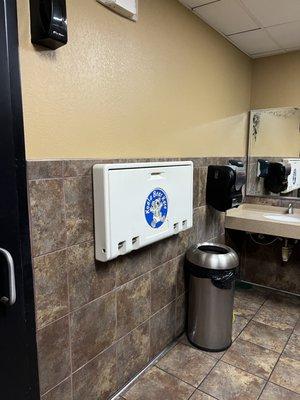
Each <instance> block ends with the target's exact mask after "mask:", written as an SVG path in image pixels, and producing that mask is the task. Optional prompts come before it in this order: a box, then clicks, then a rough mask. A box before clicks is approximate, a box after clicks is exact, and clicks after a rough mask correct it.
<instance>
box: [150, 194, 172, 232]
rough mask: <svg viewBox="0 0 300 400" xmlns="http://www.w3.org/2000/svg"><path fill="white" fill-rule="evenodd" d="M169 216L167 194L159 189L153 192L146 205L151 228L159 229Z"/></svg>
mask: <svg viewBox="0 0 300 400" xmlns="http://www.w3.org/2000/svg"><path fill="white" fill-rule="evenodd" d="M167 214H168V197H167V194H166V192H165V191H164V190H163V189H161V188H157V189H154V190H152V192H151V193H150V194H149V196H148V197H147V199H146V203H145V218H146V221H147V223H148V224H149V225H150V226H151V228H155V229H156V228H159V227H160V226H162V224H163V223H164V222H165V220H166V217H167Z"/></svg>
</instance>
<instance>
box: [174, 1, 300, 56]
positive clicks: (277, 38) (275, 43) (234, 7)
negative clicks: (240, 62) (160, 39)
mask: <svg viewBox="0 0 300 400" xmlns="http://www.w3.org/2000/svg"><path fill="white" fill-rule="evenodd" d="M179 1H180V2H181V3H183V4H184V5H185V6H186V7H188V8H189V9H191V10H192V11H193V12H194V13H195V14H197V15H198V16H199V17H200V18H201V19H202V20H203V21H205V22H206V23H207V24H208V25H210V26H211V27H213V28H214V29H215V30H217V31H218V32H219V33H221V34H222V35H223V36H225V37H226V38H227V39H228V40H229V41H230V42H232V43H233V44H234V45H235V46H236V47H238V48H239V49H240V50H242V51H243V52H244V53H246V54H248V55H249V56H250V57H252V58H257V57H265V56H269V55H274V54H280V53H286V52H288V51H294V50H300V0H179Z"/></svg>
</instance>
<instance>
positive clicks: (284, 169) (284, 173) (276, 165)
mask: <svg viewBox="0 0 300 400" xmlns="http://www.w3.org/2000/svg"><path fill="white" fill-rule="evenodd" d="M290 173H291V164H289V163H284V162H271V163H270V164H269V168H268V174H267V176H266V177H265V189H266V190H267V191H269V192H272V193H281V192H283V191H285V190H286V189H287V187H288V176H289V175H290Z"/></svg>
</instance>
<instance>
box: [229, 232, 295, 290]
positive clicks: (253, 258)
mask: <svg viewBox="0 0 300 400" xmlns="http://www.w3.org/2000/svg"><path fill="white" fill-rule="evenodd" d="M252 237H253V238H254V240H255V241H256V242H257V241H258V242H259V241H260V240H259V239H258V237H257V235H255V234H252ZM274 239H276V238H275V237H272V236H269V237H268V240H267V241H268V242H272V241H273V240H274ZM226 240H227V243H228V244H229V245H230V246H232V247H233V248H234V249H235V250H237V252H238V253H239V255H240V271H239V277H240V279H242V280H245V281H248V282H252V283H256V284H259V285H263V286H267V287H271V288H273V289H279V290H284V291H287V292H290V293H293V294H298V295H299V294H300V268H299V260H300V243H299V242H298V243H296V244H295V245H294V247H293V252H292V254H291V256H290V259H289V261H288V262H287V263H284V262H283V261H282V254H281V249H282V246H283V245H284V242H283V240H279V239H277V240H276V241H274V243H271V244H269V245H260V244H257V243H255V242H254V241H253V240H252V238H251V236H250V235H249V234H247V233H245V232H242V231H234V230H229V229H228V230H227V233H226ZM293 242H294V240H290V243H293Z"/></svg>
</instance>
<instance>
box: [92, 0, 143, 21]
mask: <svg viewBox="0 0 300 400" xmlns="http://www.w3.org/2000/svg"><path fill="white" fill-rule="evenodd" d="M97 1H98V2H99V3H101V4H103V5H105V6H106V7H109V8H111V9H112V10H114V11H115V12H117V13H118V14H120V15H123V17H126V18H129V19H131V20H133V21H136V20H137V17H138V0H97Z"/></svg>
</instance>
